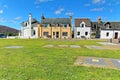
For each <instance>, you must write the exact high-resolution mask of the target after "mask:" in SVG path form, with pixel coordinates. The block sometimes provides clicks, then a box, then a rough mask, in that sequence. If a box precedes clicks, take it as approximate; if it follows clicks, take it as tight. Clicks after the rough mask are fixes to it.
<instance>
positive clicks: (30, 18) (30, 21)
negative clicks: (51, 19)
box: [29, 13, 32, 25]
mask: <svg viewBox="0 0 120 80" xmlns="http://www.w3.org/2000/svg"><path fill="white" fill-rule="evenodd" d="M31 23H32V14H31V13H29V25H31Z"/></svg>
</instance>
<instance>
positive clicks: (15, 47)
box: [5, 46, 24, 49]
mask: <svg viewBox="0 0 120 80" xmlns="http://www.w3.org/2000/svg"><path fill="white" fill-rule="evenodd" d="M23 47H24V46H7V47H5V48H14V49H17V48H23Z"/></svg>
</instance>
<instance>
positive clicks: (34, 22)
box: [21, 18, 40, 27]
mask: <svg viewBox="0 0 120 80" xmlns="http://www.w3.org/2000/svg"><path fill="white" fill-rule="evenodd" d="M27 22H29V20H27V21H24V22H22V23H21V25H22V26H23V27H26V23H27ZM39 23H40V22H39V21H37V20H36V19H34V18H33V19H32V26H33V27H36V26H37V24H39Z"/></svg>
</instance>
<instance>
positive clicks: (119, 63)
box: [110, 59, 120, 69]
mask: <svg viewBox="0 0 120 80" xmlns="http://www.w3.org/2000/svg"><path fill="white" fill-rule="evenodd" d="M110 61H111V62H112V63H113V64H114V65H115V66H116V67H117V68H119V69H120V60H119V59H110Z"/></svg>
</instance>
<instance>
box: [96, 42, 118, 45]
mask: <svg viewBox="0 0 120 80" xmlns="http://www.w3.org/2000/svg"><path fill="white" fill-rule="evenodd" d="M98 43H99V44H102V45H116V46H117V45H118V44H115V43H110V42H98Z"/></svg>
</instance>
